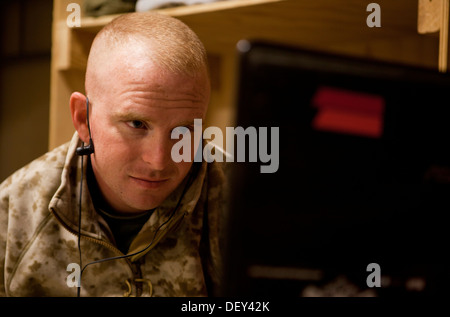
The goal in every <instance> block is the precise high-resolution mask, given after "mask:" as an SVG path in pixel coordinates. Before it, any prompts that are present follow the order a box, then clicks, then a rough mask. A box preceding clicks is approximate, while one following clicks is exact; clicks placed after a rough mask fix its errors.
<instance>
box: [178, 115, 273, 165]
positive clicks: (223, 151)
mask: <svg viewBox="0 0 450 317" xmlns="http://www.w3.org/2000/svg"><path fill="white" fill-rule="evenodd" d="M225 137H226V140H225V146H226V148H224V133H223V132H222V130H221V129H220V128H218V127H214V126H213V127H207V128H205V130H204V131H202V119H195V120H194V135H193V136H192V134H191V131H190V130H189V129H188V128H186V127H178V128H176V129H174V130H173V131H172V134H171V138H172V139H178V140H179V141H178V142H177V143H175V144H174V145H173V147H172V150H171V157H172V160H173V161H174V162H177V163H179V162H181V161H183V162H189V161H191V160H192V153H191V144H192V138H193V141H194V144H197V145H199V144H201V142H200V141H201V140H202V139H206V140H211V142H209V143H208V144H207V145H206V146H205V147H204V148H203V149H202V148H201V147H199V148H198V149H197V151H196V153H195V155H194V162H201V161H202V160H205V161H206V162H208V163H211V162H213V161H216V162H223V161H224V160H225V161H226V162H235V161H236V162H246V161H247V160H246V159H247V156H248V162H258V160H259V161H260V162H262V163H267V164H265V165H262V166H261V167H260V172H261V173H275V172H276V171H278V167H279V164H280V157H279V156H280V155H279V153H280V129H279V127H270V140H269V128H268V127H259V128H258V129H256V128H255V127H247V128H245V129H244V128H243V127H226V131H225ZM180 138H181V139H180ZM247 140H248V142H247ZM235 141H236V143H235ZM247 145H248V146H247ZM269 145H270V149H269ZM247 148H248V151H247V150H246V149H247Z"/></svg>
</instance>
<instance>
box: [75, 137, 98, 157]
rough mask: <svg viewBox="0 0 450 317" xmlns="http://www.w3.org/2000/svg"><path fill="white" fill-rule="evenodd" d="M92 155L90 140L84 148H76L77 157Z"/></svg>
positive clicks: (92, 147)
mask: <svg viewBox="0 0 450 317" xmlns="http://www.w3.org/2000/svg"><path fill="white" fill-rule="evenodd" d="M92 153H94V144H93V143H92V140H90V143H89V144H88V145H86V146H80V147H77V155H79V156H83V155H89V154H92Z"/></svg>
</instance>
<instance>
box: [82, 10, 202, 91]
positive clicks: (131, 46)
mask: <svg viewBox="0 0 450 317" xmlns="http://www.w3.org/2000/svg"><path fill="white" fill-rule="evenodd" d="M149 65H152V66H156V67H158V69H160V70H161V71H164V72H172V73H175V74H180V75H188V76H196V75H199V74H201V75H203V74H204V73H205V72H206V73H207V72H208V65H207V56H206V50H205V48H204V46H203V44H202V42H201V41H200V40H199V38H198V37H197V35H196V34H195V33H194V32H193V31H192V30H191V29H190V28H189V27H188V26H187V25H185V24H184V23H183V22H181V21H180V20H178V19H175V18H172V17H170V16H167V15H162V14H158V13H153V12H139V13H138V12H136V13H129V14H124V15H121V16H119V17H118V18H116V19H114V20H113V21H111V22H110V23H109V24H108V25H106V26H105V27H104V28H103V29H102V30H101V31H100V32H99V33H98V34H97V36H96V37H95V39H94V41H93V43H92V46H91V50H90V53H89V58H88V62H87V68H86V81H85V90H86V94H87V95H88V96H90V97H92V98H94V99H97V98H101V96H103V95H104V94H107V93H108V91H107V88H108V87H109V85H108V84H109V81H112V80H114V78H116V77H117V76H121V74H122V73H123V72H130V73H133V72H134V73H136V74H137V75H136V76H139V75H138V72H136V70H139V69H141V70H142V69H143V68H144V67H146V66H149ZM136 79H137V80H138V78H136ZM93 94H95V96H92V95H93Z"/></svg>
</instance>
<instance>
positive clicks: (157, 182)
mask: <svg viewBox="0 0 450 317" xmlns="http://www.w3.org/2000/svg"><path fill="white" fill-rule="evenodd" d="M130 178H131V180H132V181H133V182H134V183H136V184H137V185H138V186H140V187H143V188H147V189H157V188H160V187H162V186H163V185H164V184H166V183H167V182H168V180H169V179H146V178H140V177H134V176H130Z"/></svg>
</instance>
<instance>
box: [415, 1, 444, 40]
mask: <svg viewBox="0 0 450 317" xmlns="http://www.w3.org/2000/svg"><path fill="white" fill-rule="evenodd" d="M418 4H419V7H418V17H417V32H419V34H425V33H434V32H438V31H439V29H440V27H441V12H440V11H441V9H442V0H419V3H418Z"/></svg>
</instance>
